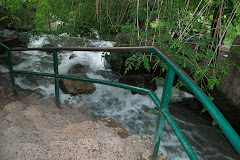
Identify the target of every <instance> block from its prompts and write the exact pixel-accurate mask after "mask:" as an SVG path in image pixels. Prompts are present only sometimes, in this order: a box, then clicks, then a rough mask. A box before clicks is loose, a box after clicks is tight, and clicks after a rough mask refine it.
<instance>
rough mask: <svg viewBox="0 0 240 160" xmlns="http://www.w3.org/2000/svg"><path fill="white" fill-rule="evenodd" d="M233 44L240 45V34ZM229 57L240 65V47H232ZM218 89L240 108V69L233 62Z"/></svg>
mask: <svg viewBox="0 0 240 160" xmlns="http://www.w3.org/2000/svg"><path fill="white" fill-rule="evenodd" d="M233 45H240V35H239V36H237V38H236V39H235V41H234V42H233ZM229 59H230V60H231V61H232V62H233V63H235V64H237V65H238V66H240V47H239V46H237V47H232V48H231V51H230V53H229ZM218 91H219V92H220V93H222V94H223V95H224V97H226V98H227V100H228V103H230V104H231V105H233V106H235V107H237V108H238V109H240V71H239V70H238V68H237V67H236V66H235V65H233V64H231V65H230V68H229V73H228V75H223V76H222V81H221V83H220V85H219V86H218Z"/></svg>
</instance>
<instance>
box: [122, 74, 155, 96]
mask: <svg viewBox="0 0 240 160" xmlns="http://www.w3.org/2000/svg"><path fill="white" fill-rule="evenodd" d="M153 77H154V75H153V74H136V75H127V76H123V77H121V78H120V79H119V82H121V83H125V84H129V85H133V86H136V87H141V88H147V89H151V90H153V91H155V90H156V89H157V85H156V84H155V82H153V81H152V79H153ZM132 93H136V92H132Z"/></svg>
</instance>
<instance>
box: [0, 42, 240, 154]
mask: <svg viewBox="0 0 240 160" xmlns="http://www.w3.org/2000/svg"><path fill="white" fill-rule="evenodd" d="M0 44H1V43H0ZM6 49H7V48H6ZM8 49H9V48H8ZM32 50H40V51H49V50H50V51H53V56H54V74H50V73H38V72H28V71H16V70H12V69H11V65H12V64H11V63H10V71H12V73H22V74H32V75H41V76H50V77H55V92H56V104H57V105H58V104H59V102H58V101H59V93H58V87H59V86H58V85H59V84H58V79H59V78H65V79H73V80H80V81H87V82H93V83H100V84H105V85H110V86H115V87H120V88H124V89H130V90H133V91H136V92H140V93H144V94H147V95H149V96H150V97H151V99H152V100H153V101H154V103H155V104H156V106H157V107H158V108H159V116H158V123H157V128H156V131H157V134H156V143H155V147H154V155H155V156H157V153H158V152H157V151H158V148H159V143H160V139H161V134H162V129H163V125H164V119H166V120H167V121H168V122H169V124H170V126H171V127H172V129H173V131H174V132H175V133H176V135H177V137H178V139H179V140H180V142H181V144H182V145H183V147H184V149H185V150H186V152H187V154H188V156H189V157H190V158H191V159H198V158H197V157H196V155H195V153H194V152H193V150H192V149H191V147H190V145H189V143H188V142H187V140H186V138H185V136H184V135H183V133H182V132H181V130H180V129H179V127H178V126H177V124H176V123H175V121H174V120H173V118H172V117H171V115H170V114H169V112H168V111H167V110H166V109H167V105H168V103H169V97H170V91H171V87H172V82H173V78H174V74H175V73H176V74H177V75H178V76H179V78H180V79H181V80H182V81H183V82H184V83H185V84H186V85H187V86H188V87H189V89H190V90H191V91H192V92H193V93H194V95H195V96H196V97H197V98H198V99H199V100H200V102H201V103H202V104H203V105H204V106H205V107H206V109H207V111H208V112H209V113H210V114H211V116H212V117H213V118H214V119H215V120H216V122H217V123H218V125H219V127H220V128H221V129H222V131H223V132H224V134H225V135H226V136H227V138H228V139H229V141H230V142H231V144H232V145H233V147H234V148H235V150H236V151H237V152H238V154H239V155H240V145H239V144H240V137H239V136H238V134H237V133H236V131H235V130H234V129H233V128H232V127H231V125H230V124H229V123H228V121H227V120H226V119H225V118H224V116H223V115H222V114H221V112H220V111H219V110H218V109H217V107H216V106H215V105H214V104H213V103H212V102H211V101H210V100H209V98H208V97H207V95H206V94H205V93H204V92H203V91H202V90H201V89H200V88H199V87H198V86H197V84H196V83H195V82H194V81H193V80H192V78H191V77H189V75H188V74H187V73H186V72H185V71H184V70H182V69H181V68H180V67H179V66H178V65H177V64H176V63H174V61H173V60H171V59H170V58H169V57H168V56H167V55H166V54H165V53H164V52H163V51H162V50H161V49H159V48H158V47H156V46H148V47H103V48H100V47H47V48H12V49H10V51H32ZM60 50H69V51H106V52H145V53H146V52H148V53H155V54H157V55H158V56H159V57H160V58H161V59H162V60H163V61H164V62H165V63H167V65H168V70H167V75H166V79H168V81H170V82H168V81H165V85H164V92H163V97H162V101H160V100H159V99H158V97H157V96H156V95H155V93H154V92H153V91H151V90H148V89H145V88H140V87H135V86H130V85H126V84H122V83H117V82H110V81H103V80H96V79H89V78H82V77H72V76H66V75H59V74H58V61H57V51H60ZM10 51H9V53H10ZM9 58H10V59H11V54H10V57H9ZM11 78H12V77H11ZM13 81H14V78H12V84H14V83H13ZM57 99H58V100H57ZM163 117H164V118H163Z"/></svg>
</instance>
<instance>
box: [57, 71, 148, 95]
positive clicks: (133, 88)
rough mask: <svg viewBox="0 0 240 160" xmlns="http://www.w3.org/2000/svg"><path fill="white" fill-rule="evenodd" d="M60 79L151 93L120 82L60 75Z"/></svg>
mask: <svg viewBox="0 0 240 160" xmlns="http://www.w3.org/2000/svg"><path fill="white" fill-rule="evenodd" d="M58 77H59V78H64V79H72V80H80V81H86V82H92V83H99V84H105V85H109V86H114V87H119V88H123V89H129V90H131V91H134V92H139V93H143V94H148V93H149V92H150V90H149V89H145V88H141V87H136V86H132V85H128V84H123V83H119V82H112V81H105V80H99V79H91V78H83V77H73V76H67V75H59V76H58Z"/></svg>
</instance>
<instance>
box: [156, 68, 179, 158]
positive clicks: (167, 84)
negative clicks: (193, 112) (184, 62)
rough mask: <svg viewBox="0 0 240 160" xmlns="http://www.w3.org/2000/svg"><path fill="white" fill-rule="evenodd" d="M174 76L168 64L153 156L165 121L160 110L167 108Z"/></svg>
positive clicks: (157, 147) (157, 148) (158, 144)
mask: <svg viewBox="0 0 240 160" xmlns="http://www.w3.org/2000/svg"><path fill="white" fill-rule="evenodd" d="M174 76H175V72H174V71H173V70H172V68H171V67H170V66H169V65H168V68H167V74H166V78H165V84H164V88H163V93H162V99H161V105H160V109H159V113H158V120H157V125H156V130H155V135H154V141H155V145H154V150H153V157H157V156H158V150H159V146H160V141H161V137H162V133H163V127H164V123H165V118H164V116H163V114H162V111H163V110H166V109H167V108H168V103H169V100H170V96H171V90H172V85H173V80H174Z"/></svg>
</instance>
